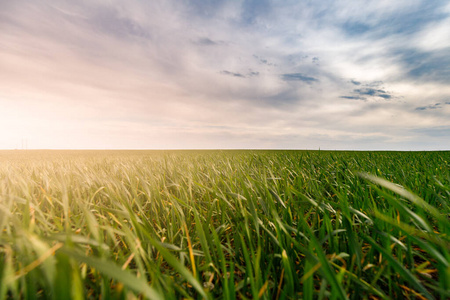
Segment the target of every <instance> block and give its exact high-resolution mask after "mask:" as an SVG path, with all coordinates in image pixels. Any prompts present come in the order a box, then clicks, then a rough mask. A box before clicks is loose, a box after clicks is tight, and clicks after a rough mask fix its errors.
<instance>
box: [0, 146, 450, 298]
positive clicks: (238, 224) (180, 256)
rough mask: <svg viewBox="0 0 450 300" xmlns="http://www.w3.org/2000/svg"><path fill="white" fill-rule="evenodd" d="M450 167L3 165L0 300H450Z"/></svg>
mask: <svg viewBox="0 0 450 300" xmlns="http://www.w3.org/2000/svg"><path fill="white" fill-rule="evenodd" d="M449 217H450V152H345V151H342V152H341V151H269V150H267V151H265V150H264V151H263V150H258V151H256V150H255V151H252V150H245V151H244V150H227V151H225V150H224V151H220V150H211V151H206V150H205V151H44V150H42V151H41V150H39V151H38V150H34V151H1V152H0V299H5V298H6V299H9V298H26V299H49V298H50V299H52V298H53V299H69V298H71V299H83V298H91V299H98V298H100V297H101V298H102V299H133V298H150V299H180V298H194V299H202V298H206V299H216V298H218V299H258V298H261V299H295V298H304V299H344V298H349V299H361V298H363V299H387V298H412V299H448V298H449V297H450V292H449V290H450V254H449V252H450V236H449V234H450V219H449Z"/></svg>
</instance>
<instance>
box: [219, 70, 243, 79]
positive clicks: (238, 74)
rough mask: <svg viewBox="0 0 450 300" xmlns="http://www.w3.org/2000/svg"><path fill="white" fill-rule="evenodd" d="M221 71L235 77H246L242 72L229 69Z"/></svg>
mask: <svg viewBox="0 0 450 300" xmlns="http://www.w3.org/2000/svg"><path fill="white" fill-rule="evenodd" d="M220 73H221V74H224V75H230V76H233V77H242V78H245V75H243V74H241V73H235V72H230V71H227V70H223V71H220Z"/></svg>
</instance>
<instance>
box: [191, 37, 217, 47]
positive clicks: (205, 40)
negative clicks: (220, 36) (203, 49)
mask: <svg viewBox="0 0 450 300" xmlns="http://www.w3.org/2000/svg"><path fill="white" fill-rule="evenodd" d="M196 43H197V44H198V45H203V46H216V45H218V44H219V43H217V42H214V41H213V40H211V39H209V38H200V39H198V40H197V41H196Z"/></svg>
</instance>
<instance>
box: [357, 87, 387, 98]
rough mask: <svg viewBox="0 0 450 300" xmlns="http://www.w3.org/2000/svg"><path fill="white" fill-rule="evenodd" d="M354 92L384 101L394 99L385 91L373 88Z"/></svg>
mask: <svg viewBox="0 0 450 300" xmlns="http://www.w3.org/2000/svg"><path fill="white" fill-rule="evenodd" d="M353 92H355V93H357V94H359V95H365V96H372V97H381V98H383V99H390V98H392V96H391V95H389V94H388V93H387V92H386V91H384V90H379V89H373V88H363V89H355V90H353Z"/></svg>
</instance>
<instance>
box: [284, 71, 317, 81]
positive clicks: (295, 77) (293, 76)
mask: <svg viewBox="0 0 450 300" xmlns="http://www.w3.org/2000/svg"><path fill="white" fill-rule="evenodd" d="M281 79H283V80H284V81H303V82H306V83H311V82H317V81H319V80H318V79H317V78H314V77H311V76H307V75H304V74H302V73H288V74H282V75H281Z"/></svg>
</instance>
